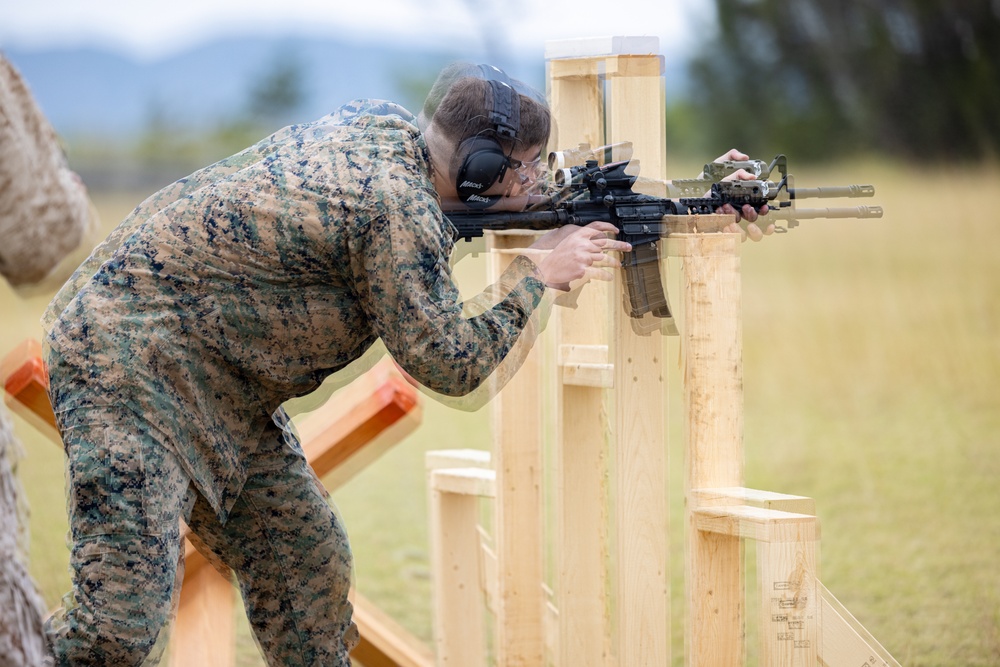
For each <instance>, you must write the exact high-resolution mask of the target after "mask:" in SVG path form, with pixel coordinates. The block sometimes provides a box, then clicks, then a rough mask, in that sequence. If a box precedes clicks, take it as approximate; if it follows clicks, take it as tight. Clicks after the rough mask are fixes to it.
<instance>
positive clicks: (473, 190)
mask: <svg viewBox="0 0 1000 667" xmlns="http://www.w3.org/2000/svg"><path fill="white" fill-rule="evenodd" d="M479 70H480V72H482V75H483V79H484V80H485V81H486V83H487V84H489V85H488V86H486V100H485V105H484V108H486V109H488V110H489V121H490V124H491V125H492V128H491V129H489V130H486V131H484V132H481V133H479V134H476V135H475V136H472V137H468V138H466V139H464V140H463V141H462V143H460V144H459V145H458V156H459V159H460V160H461V165H460V166H459V168H458V172H457V176H456V181H455V185H456V189H457V190H458V198H459V199H461V200H462V201H463V202H464V203H465V205H466V206H469V207H470V208H488V207H490V206H492V205H493V204H495V203H496V202H497V201H498V200H499V199H500V198H501V196H502V195H484V194H483V193H484V192H486V191H487V190H489V189H490V188H491V187H492V186H493V184H494V183H497V182H503V179H504V176H505V175H506V173H507V168H508V167H509V166H510V153H505V152H504V150H503V147H502V146H500V143H499V139H500V138H503V139H506V140H508V141H510V142H511V143H512V144H513V142H514V141H515V139H517V133H518V131H519V130H520V120H521V101H520V98H519V97H518V94H517V92H515V91H514V86H513V84H511V82H510V79H509V78H508V77H507V75H506V74H505V73H504V71H503V70H501V69H499V68H496V67H493V66H492V65H480V66H479ZM511 152H513V148H511Z"/></svg>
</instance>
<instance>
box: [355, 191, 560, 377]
mask: <svg viewBox="0 0 1000 667" xmlns="http://www.w3.org/2000/svg"><path fill="white" fill-rule="evenodd" d="M396 204H397V205H396V206H394V207H393V210H392V211H390V212H385V213H381V214H379V215H378V216H376V217H374V218H372V219H370V220H368V221H364V222H359V223H358V224H356V225H355V226H354V228H353V229H352V230H351V233H350V236H349V241H348V243H349V252H350V271H351V273H352V278H353V281H354V283H355V286H356V290H357V293H358V295H359V297H360V299H361V302H362V304H363V307H364V309H365V312H366V314H367V315H368V317H369V319H370V320H371V323H372V326H373V328H374V329H375V332H376V333H377V334H378V335H379V336H380V337H381V338H382V340H383V341H384V342H385V345H386V348H387V349H388V351H389V353H390V354H392V356H393V357H394V358H395V359H396V361H397V362H398V363H399V364H400V365H401V366H402V367H403V368H404V369H405V370H406V371H407V372H408V373H409V374H410V375H412V376H413V377H414V378H415V379H416V380H417V381H419V382H420V383H421V384H423V385H425V386H426V387H428V388H430V389H432V390H433V391H435V392H439V393H441V394H444V395H446V396H464V395H466V394H469V393H470V392H472V391H473V390H475V389H476V388H477V387H479V386H480V385H481V384H482V383H483V381H484V380H485V379H486V378H487V377H489V376H490V374H491V373H492V372H493V371H494V370H495V369H496V368H497V367H498V366H499V365H500V363H501V362H502V361H503V360H504V358H505V357H506V356H507V354H508V352H509V351H510V350H511V348H512V347H513V346H514V344H515V342H516V341H517V340H518V337H519V336H520V335H521V334H522V331H523V329H524V328H525V326H527V324H528V321H529V317H530V316H531V314H532V312H533V311H534V310H535V308H536V307H537V306H538V305H539V302H540V301H541V299H542V296H543V294H544V291H545V285H544V283H542V282H541V280H540V279H539V274H538V268H537V266H536V265H535V264H534V263H533V262H531V261H530V260H529V259H527V258H525V257H518V258H517V259H515V260H514V262H513V263H512V264H511V266H510V267H509V268H508V269H507V271H505V272H504V274H503V275H502V276H501V278H500V280H499V282H498V284H497V285H494V286H492V287H491V288H488V290H489V289H492V290H494V291H498V293H499V298H495V297H494V298H492V299H491V300H492V301H493V302H494V303H495V305H494V306H493V307H492V308H490V309H488V310H485V311H484V312H481V313H479V314H477V315H476V316H474V317H468V318H467V317H464V316H463V314H462V303H461V297H460V295H459V292H458V289H457V287H456V286H455V284H454V282H453V281H452V277H451V268H450V266H449V262H448V254H449V252H450V251H451V245H452V243H451V240H450V237H449V236H448V234H447V232H446V228H447V223H446V221H445V220H444V218H443V216H442V214H441V211H440V208H439V207H438V204H437V202H436V200H434V199H433V198H432V197H431V196H430V195H429V194H428V193H421V192H420V191H416V192H413V193H407V194H404V195H402V198H401V199H399V198H398V199H397V201H396ZM522 342H525V341H522Z"/></svg>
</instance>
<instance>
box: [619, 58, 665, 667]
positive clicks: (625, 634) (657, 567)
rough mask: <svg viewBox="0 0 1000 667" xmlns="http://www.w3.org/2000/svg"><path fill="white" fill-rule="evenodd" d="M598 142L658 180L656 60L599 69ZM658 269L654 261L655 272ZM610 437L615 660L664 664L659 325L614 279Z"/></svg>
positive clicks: (661, 162) (660, 113)
mask: <svg viewBox="0 0 1000 667" xmlns="http://www.w3.org/2000/svg"><path fill="white" fill-rule="evenodd" d="M604 70H605V76H606V77H607V85H608V88H609V90H608V92H607V98H606V101H607V107H606V111H605V113H606V114H607V127H608V135H607V138H608V143H617V142H621V141H631V142H632V147H633V160H638V161H639V162H640V166H641V173H642V174H643V175H644V176H645V177H647V178H652V179H662V178H664V175H665V172H666V142H665V139H664V132H665V129H664V118H665V113H666V112H665V103H664V89H663V76H662V59H661V57H660V56H656V55H620V56H617V57H612V58H608V59H607V60H606V61H605V63H604ZM665 270H666V263H665V262H661V272H663V271H665ZM617 274H618V275H617V278H618V280H616V283H617V289H616V290H615V296H616V298H613V299H612V304H611V308H612V316H613V322H614V329H613V332H614V333H613V336H612V340H613V341H614V342H615V345H614V349H613V353H612V363H613V364H614V367H615V379H614V383H615V413H614V433H615V436H616V443H615V445H614V452H615V456H616V462H615V471H616V477H617V479H616V489H617V493H618V498H617V502H616V503H615V512H616V519H615V525H616V527H617V540H618V546H617V586H616V587H617V598H618V607H617V609H618V646H617V653H618V660H619V663H620V664H621V665H637V666H638V665H641V666H648V667H654V666H659V665H669V664H670V549H669V532H668V529H669V526H668V500H667V487H668V479H667V436H666V419H665V413H666V402H667V388H666V382H665V379H664V378H665V376H666V373H665V369H664V364H663V358H664V352H665V340H664V336H663V335H662V333H661V330H660V329H659V328H657V329H655V330H654V331H652V332H651V333H648V334H646V335H639V334H637V333H636V332H635V331H634V330H633V324H634V323H633V322H631V321H630V318H629V316H628V314H627V313H626V312H625V311H624V308H623V307H622V301H623V297H624V289H625V288H624V284H623V283H624V281H622V280H621V276H622V272H620V271H619V272H617Z"/></svg>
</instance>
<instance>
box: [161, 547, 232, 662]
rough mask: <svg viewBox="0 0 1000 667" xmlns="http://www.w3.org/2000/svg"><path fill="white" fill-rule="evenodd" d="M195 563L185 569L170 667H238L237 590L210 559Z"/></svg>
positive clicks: (194, 561) (195, 561)
mask: <svg viewBox="0 0 1000 667" xmlns="http://www.w3.org/2000/svg"><path fill="white" fill-rule="evenodd" d="M191 561H193V562H191V563H190V564H189V565H188V566H187V567H185V572H184V585H183V586H182V587H181V598H180V603H179V605H178V608H177V619H176V620H175V622H174V628H173V634H172V637H171V642H170V665H171V667H194V666H201V665H218V666H219V667H225V666H227V665H235V664H236V643H235V641H234V637H235V636H236V622H235V621H236V619H235V606H236V588H235V586H233V583H232V582H231V581H229V580H228V579H226V578H224V577H223V576H222V575H221V574H219V573H218V571H216V569H215V568H214V567H212V566H211V565H209V564H208V562H207V561H206V560H204V559H200V560H198V559H191ZM192 565H193V566H194V567H191V566H192Z"/></svg>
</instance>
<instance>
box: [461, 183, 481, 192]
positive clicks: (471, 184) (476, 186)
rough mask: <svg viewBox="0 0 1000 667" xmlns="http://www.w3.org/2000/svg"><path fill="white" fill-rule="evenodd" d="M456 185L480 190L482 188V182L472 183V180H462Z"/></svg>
mask: <svg viewBox="0 0 1000 667" xmlns="http://www.w3.org/2000/svg"><path fill="white" fill-rule="evenodd" d="M458 187H460V188H475V189H476V190H482V189H483V184H482V183H474V182H472V181H464V182H463V183H462V184H461V185H459V186H458Z"/></svg>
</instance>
